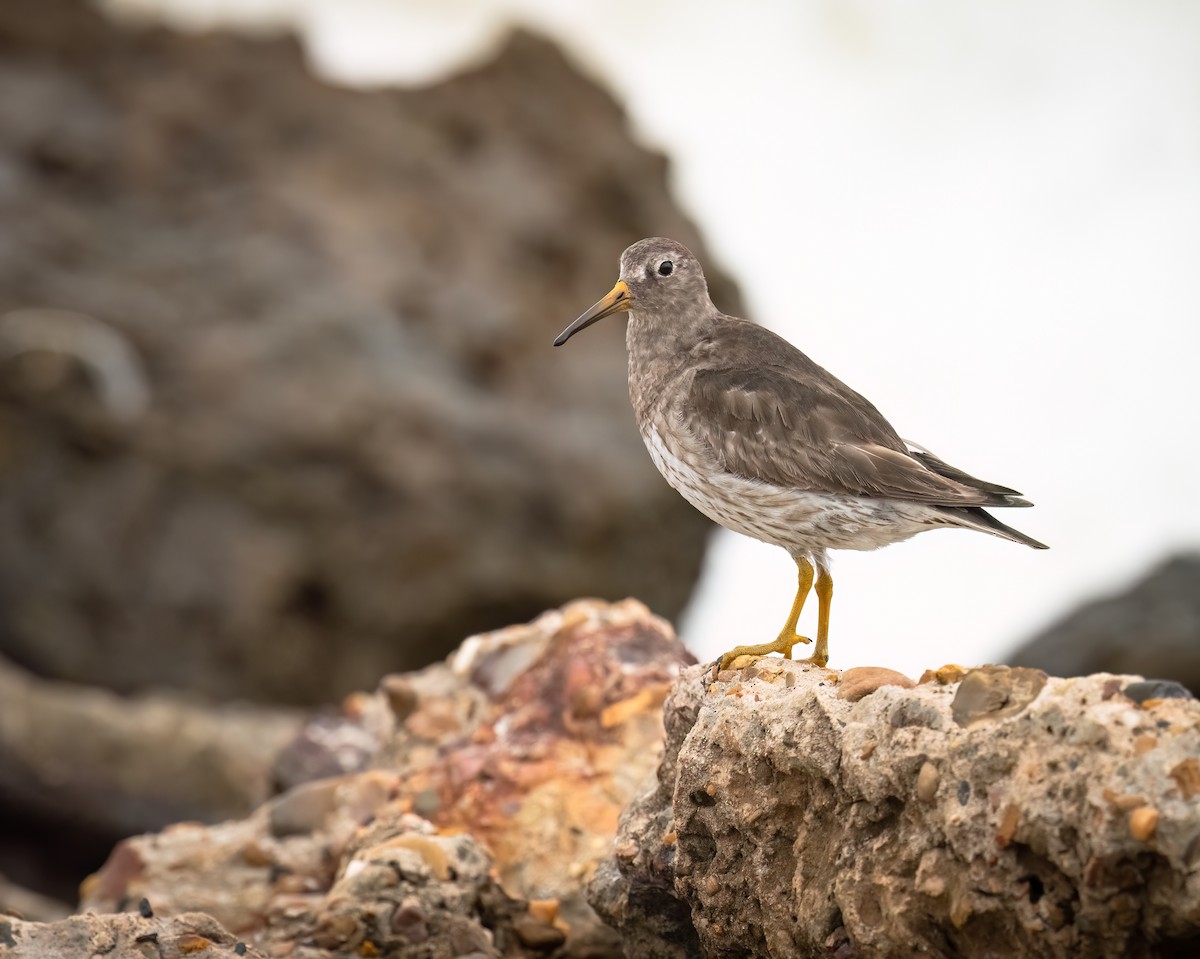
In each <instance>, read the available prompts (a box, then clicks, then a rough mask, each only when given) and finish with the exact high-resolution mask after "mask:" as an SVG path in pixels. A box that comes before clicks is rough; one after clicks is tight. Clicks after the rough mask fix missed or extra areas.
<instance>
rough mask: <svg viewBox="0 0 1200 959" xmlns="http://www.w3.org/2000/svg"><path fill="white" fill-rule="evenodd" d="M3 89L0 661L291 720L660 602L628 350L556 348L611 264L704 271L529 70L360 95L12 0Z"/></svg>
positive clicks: (517, 67) (702, 525)
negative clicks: (290, 709) (275, 710)
mask: <svg viewBox="0 0 1200 959" xmlns="http://www.w3.org/2000/svg"><path fill="white" fill-rule="evenodd" d="M0 78H2V84H3V95H0V339H3V338H4V337H5V336H9V337H10V338H11V337H16V338H18V339H19V338H20V337H25V340H23V341H22V342H25V344H26V345H25V346H23V347H21V348H20V349H16V354H17V355H13V353H12V351H10V350H0V617H2V618H3V619H4V620H5V627H6V628H4V629H2V630H0V653H6V654H7V655H8V656H10V657H11V658H12V659H14V660H15V661H17V662H19V663H20V664H22V665H24V666H25V667H27V668H29V669H30V670H32V671H34V672H36V673H38V674H40V675H44V676H52V677H59V678H63V679H68V680H70V681H73V682H82V683H99V684H104V685H107V686H110V687H112V688H115V689H118V690H120V691H123V692H128V691H133V690H138V689H143V688H146V687H149V686H163V685H167V686H177V687H185V688H190V689H195V690H198V691H201V692H204V693H208V694H211V695H212V696H214V697H218V698H222V699H236V698H240V697H248V698H253V699H259V700H278V701H285V702H294V703H306V704H309V703H318V702H329V701H336V700H337V699H338V698H340V697H341V696H342V695H344V694H346V693H347V692H349V691H351V690H353V689H361V688H369V687H370V685H371V684H373V683H374V682H375V680H376V679H377V678H378V677H379V676H380V675H383V674H385V673H388V672H393V671H397V670H403V669H409V668H412V667H415V666H418V665H421V664H424V663H427V662H429V661H431V660H433V659H436V658H438V657H440V656H442V655H444V654H445V653H446V652H448V651H449V650H450V649H451V648H452V647H453V646H454V645H455V644H456V643H457V642H458V641H459V640H461V639H462V638H463V637H464V636H466V635H468V634H470V633H473V632H476V631H480V630H483V629H486V628H490V627H497V626H503V625H507V624H509V623H512V622H519V621H521V620H524V619H528V618H530V617H531V616H533V615H536V614H537V613H540V612H541V611H542V610H543V609H545V608H547V607H550V606H554V605H557V604H558V603H560V602H562V601H565V600H567V599H571V598H574V597H576V596H579V595H591V596H600V597H611V598H619V597H624V596H627V595H631V594H636V595H638V596H639V597H640V598H641V599H643V600H644V601H645V602H647V603H648V604H649V605H650V606H652V607H653V608H654V609H655V610H657V611H658V612H660V613H662V614H664V615H667V616H671V615H674V614H675V613H677V612H678V611H679V609H680V608H681V607H682V606H683V604H684V602H685V601H686V599H687V597H688V594H689V592H690V590H691V588H692V584H693V582H694V580H695V577H696V575H697V573H698V571H699V568H700V562H701V556H702V553H703V547H704V541H705V537H706V535H707V533H708V530H709V528H710V525H709V524H708V523H707V521H705V520H704V518H703V517H701V516H699V515H698V514H697V513H696V512H695V510H693V509H691V508H690V507H689V506H688V505H687V504H686V503H685V502H683V500H681V499H680V497H679V496H678V495H677V494H676V493H675V492H674V491H673V490H671V489H670V488H669V487H668V486H667V485H666V484H665V483H664V482H663V481H662V478H661V477H660V476H659V475H658V474H657V471H656V470H655V469H654V467H653V465H652V464H651V462H650V459H649V457H648V456H647V455H646V451H645V449H644V448H643V445H642V442H641V440H640V438H639V436H638V434H637V430H636V428H635V426H634V423H633V415H632V412H631V411H630V409H629V402H628V398H627V396H626V386H625V379H626V377H625V367H626V358H625V352H624V347H623V330H622V323H621V321H620V320H619V319H614V320H613V321H611V322H610V323H608V324H605V325H604V326H602V327H601V328H599V329H598V330H597V331H596V332H595V333H594V334H589V336H588V339H587V342H586V343H583V342H581V343H580V346H579V348H578V349H575V348H572V349H570V350H564V351H558V352H554V351H552V349H551V346H550V341H551V339H552V338H553V337H554V335H555V333H557V332H558V331H559V330H560V329H561V328H562V327H563V326H564V325H565V323H566V322H567V321H569V320H570V319H571V318H573V317H575V316H576V315H578V313H579V312H580V311H581V310H582V309H583V308H584V307H586V306H587V305H588V304H590V303H591V302H593V301H594V300H595V299H596V298H597V297H598V296H599V295H600V294H601V293H603V292H604V291H605V290H607V289H608V288H609V287H610V286H611V285H612V282H613V279H614V278H615V275H616V271H617V259H618V256H619V255H620V252H621V250H622V249H624V248H625V246H626V245H628V243H629V242H631V241H632V240H635V239H637V238H638V237H639V236H641V235H644V234H657V233H665V234H669V235H672V236H677V237H678V238H679V239H681V240H683V241H684V242H686V243H688V244H689V245H692V246H693V247H694V248H695V249H696V252H697V255H698V256H700V258H701V259H702V260H704V261H705V262H709V261H710V260H711V257H709V256H708V255H707V254H706V253H705V251H704V249H703V244H701V243H699V242H698V238H697V235H696V231H695V229H694V228H693V227H692V226H691V225H690V224H689V223H688V222H687V220H686V219H685V218H684V217H683V216H682V215H681V214H680V213H679V212H678V210H677V209H676V208H675V206H674V205H673V203H672V201H671V199H670V197H669V193H668V188H667V167H666V163H665V162H664V160H663V158H662V157H661V156H658V155H656V154H653V153H650V152H648V151H647V150H645V149H643V148H642V147H639V146H637V145H636V144H635V143H634V142H633V140H632V139H631V137H630V134H629V130H628V121H627V118H626V117H625V116H624V114H623V113H622V111H621V110H620V108H619V107H618V106H617V104H616V103H615V102H614V101H613V99H612V98H611V97H610V96H609V95H608V94H606V93H605V92H603V91H602V90H601V89H599V88H598V87H597V86H596V84H595V83H593V82H592V81H591V80H588V79H586V78H585V77H584V76H583V75H582V74H581V73H580V72H579V71H577V70H576V69H575V68H574V67H573V66H571V65H570V64H569V63H568V62H567V60H566V59H564V57H563V56H562V55H561V54H560V53H559V52H558V50H556V49H555V48H554V47H553V46H552V45H550V44H549V43H548V42H546V41H543V40H540V39H535V38H534V37H532V36H529V35H523V34H518V35H515V36H514V37H513V38H512V39H511V41H510V42H509V43H508V45H507V46H506V47H505V48H504V49H503V50H502V51H501V52H500V54H499V55H498V56H497V58H496V59H495V60H494V61H493V62H492V63H490V64H487V65H484V66H481V67H479V68H476V69H473V70H471V71H470V72H468V73H466V74H464V75H462V76H459V77H456V78H454V79H451V80H448V81H446V82H444V83H441V84H438V85H435V86H431V87H425V88H421V89H413V90H376V91H372V92H361V91H352V90H347V89H339V88H336V87H333V86H331V85H329V84H325V83H322V82H320V81H318V80H317V79H315V78H314V77H313V76H311V75H310V74H309V73H308V71H307V69H306V67H305V62H304V56H303V54H302V51H301V49H300V46H299V44H298V43H297V42H296V41H295V40H294V39H292V38H275V39H264V38H261V37H258V38H248V37H239V36H233V35H228V34H221V33H219V32H214V33H210V34H205V35H203V36H197V35H192V34H188V35H184V34H173V33H171V32H169V31H167V30H163V29H146V28H140V29H133V28H118V27H117V26H116V25H114V24H113V23H111V22H109V21H108V20H107V19H105V17H104V16H103V15H102V14H101V13H100V12H98V10H97V9H96V5H95V4H91V3H85V2H82V0H77V2H76V0H7V2H5V3H3V4H0ZM712 281H713V282H712V285H713V288H714V289H713V294H714V298H715V299H716V301H717V303H718V304H719V305H721V306H722V307H724V308H725V309H727V310H731V311H735V312H736V311H737V310H738V308H739V306H740V304H739V303H738V302H737V298H736V296H735V295H734V293H733V291H732V289H731V286H730V284H729V282H728V281H727V280H725V279H724V278H722V276H721V275H720V273H719V271H713V275H712ZM29 307H40V308H53V310H54V311H58V312H54V311H52V310H50V309H44V311H43V312H40V313H36V314H31V313H25V314H24V315H16V316H12V315H9V314H10V312H11V311H18V310H22V309H26V308H29ZM62 311H72V312H70V313H66V312H62ZM18 334H19V336H18ZM97 342H102V343H103V348H102V349H101V348H98V347H97V346H96V343H97ZM39 343H42V344H47V348H38V344H39ZM51 343H53V344H54V345H53V346H50V344H51ZM62 343H65V344H66V345H65V346H63V345H61V344H62ZM97 370H100V372H99V373H98V372H97Z"/></svg>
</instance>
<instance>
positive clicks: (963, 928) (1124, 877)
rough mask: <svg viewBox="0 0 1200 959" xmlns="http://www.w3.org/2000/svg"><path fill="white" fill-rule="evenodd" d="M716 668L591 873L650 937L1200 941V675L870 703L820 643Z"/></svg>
mask: <svg viewBox="0 0 1200 959" xmlns="http://www.w3.org/2000/svg"><path fill="white" fill-rule="evenodd" d="M702 675H703V671H702V670H701V669H699V668H697V669H693V670H689V671H688V673H687V674H685V676H684V678H683V679H682V680H681V682H680V683H678V684H677V685H676V686H675V687H674V689H673V691H672V694H671V696H670V698H669V699H668V701H667V703H666V706H665V721H666V732H667V742H666V752H665V755H664V760H663V764H662V766H661V768H660V770H659V772H658V777H657V781H656V782H655V784H654V786H653V788H652V789H649V790H647V791H646V792H645V793H644V794H643V795H642V796H641V797H640V798H639V799H638V800H637V801H636V802H634V803H633V804H632V805H631V807H630V809H629V810H628V811H627V813H626V814H625V815H624V816H623V818H622V822H621V829H620V833H619V836H618V840H617V843H616V846H615V855H614V857H613V858H612V859H611V860H610V861H608V862H607V863H605V864H604V865H603V866H602V867H601V868H600V869H599V870H598V872H597V876H596V878H595V879H594V880H593V882H592V885H591V890H590V894H591V901H592V903H593V905H594V906H595V907H596V909H597V910H598V911H599V912H600V913H601V914H602V915H604V916H606V917H607V918H608V920H609V921H610V922H612V923H613V924H614V925H615V926H616V927H617V928H618V929H620V930H621V932H622V935H623V937H624V938H625V944H626V949H627V954H628V955H630V956H639V957H640V956H663V957H666V956H671V957H680V956H692V955H706V956H723V957H734V956H775V957H783V956H836V957H840V959H849V957H855V956H857V957H864V959H865V957H893V956H894V957H900V956H905V957H909V956H914V955H922V956H932V957H948V959H949V957H997V959H999V957H1008V956H1034V957H1051V956H1054V957H1058V956H1062V957H1066V956H1087V957H1113V959H1117V957H1151V956H1180V957H1182V956H1194V955H1197V954H1200V869H1198V868H1197V867H1198V866H1200V759H1198V758H1197V757H1200V703H1197V702H1196V701H1195V700H1193V699H1191V698H1184V697H1186V693H1184V692H1183V691H1182V690H1181V688H1180V687H1178V686H1175V685H1173V684H1163V683H1157V684H1156V683H1153V682H1149V683H1147V682H1144V681H1141V680H1140V679H1139V678H1138V677H1129V676H1108V675H1097V676H1089V677H1084V678H1078V679H1047V678H1046V676H1045V674H1043V673H1040V672H1038V671H1036V670H1029V669H1009V668H1007V667H995V666H988V667H982V668H980V669H975V670H968V671H966V672H965V675H963V672H962V671H961V670H957V669H951V668H947V669H944V670H941V671H939V673H938V674H930V675H929V677H928V680H927V681H926V682H924V683H923V684H921V685H919V686H917V687H915V688H912V689H906V688H904V687H903V686H900V685H884V686H880V687H878V688H876V689H875V690H874V691H873V692H871V693H869V694H868V695H865V696H864V697H863V698H862V699H860V700H858V701H853V700H852V697H851V698H842V697H840V696H839V684H838V679H839V674H838V673H836V672H833V671H830V670H820V669H817V668H815V667H811V666H809V665H807V664H803V663H798V662H784V661H782V660H775V661H767V662H764V663H762V664H761V665H759V666H756V667H752V668H749V669H746V670H744V671H741V672H733V671H725V672H723V673H722V674H721V676H720V677H719V681H718V682H716V683H707V682H702ZM938 675H941V676H942V677H943V678H945V679H948V680H951V681H949V682H941V681H939V679H938V678H937V677H938ZM958 677H961V678H958ZM1181 693H1182V695H1180V694H1181ZM1164 697H1165V698H1164Z"/></svg>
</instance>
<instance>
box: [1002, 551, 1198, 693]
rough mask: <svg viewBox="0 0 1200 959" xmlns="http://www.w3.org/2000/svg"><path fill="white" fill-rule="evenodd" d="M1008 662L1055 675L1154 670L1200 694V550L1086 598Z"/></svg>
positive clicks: (1161, 564)
mask: <svg viewBox="0 0 1200 959" xmlns="http://www.w3.org/2000/svg"><path fill="white" fill-rule="evenodd" d="M1008 662H1010V663H1011V664H1012V665H1014V666H1033V667H1036V668H1038V669H1044V670H1046V671H1047V672H1049V673H1052V674H1053V675H1055V676H1086V675H1088V674H1089V673H1098V672H1107V673H1125V672H1135V671H1136V672H1142V673H1149V674H1150V675H1153V676H1161V677H1164V678H1166V679H1173V680H1175V681H1176V682H1180V683H1183V685H1185V686H1187V687H1188V689H1190V690H1191V691H1192V692H1193V693H1195V694H1200V554H1195V553H1192V554H1182V555H1179V556H1174V557H1172V558H1170V559H1168V560H1166V561H1165V562H1163V563H1160V564H1159V565H1157V566H1156V567H1155V568H1154V569H1152V570H1150V571H1149V572H1148V573H1147V574H1146V575H1145V576H1144V577H1143V578H1142V579H1141V580H1139V581H1138V582H1137V583H1134V584H1133V585H1132V586H1130V587H1129V588H1128V589H1125V590H1122V591H1121V592H1119V593H1116V594H1114V595H1112V596H1104V597H1101V598H1098V599H1094V600H1092V601H1090V602H1087V603H1084V604H1083V605H1082V606H1081V607H1080V608H1079V609H1077V610H1075V611H1073V612H1072V613H1070V614H1068V615H1067V616H1064V617H1063V618H1062V619H1060V620H1058V621H1057V622H1055V623H1052V624H1051V625H1050V626H1047V627H1046V628H1045V629H1044V630H1042V631H1041V632H1040V633H1038V634H1037V635H1036V636H1034V637H1033V638H1031V639H1029V640H1028V641H1027V642H1025V643H1023V644H1022V645H1021V647H1020V648H1019V649H1017V650H1016V652H1014V653H1012V654H1011V655H1010V656H1009V657H1008Z"/></svg>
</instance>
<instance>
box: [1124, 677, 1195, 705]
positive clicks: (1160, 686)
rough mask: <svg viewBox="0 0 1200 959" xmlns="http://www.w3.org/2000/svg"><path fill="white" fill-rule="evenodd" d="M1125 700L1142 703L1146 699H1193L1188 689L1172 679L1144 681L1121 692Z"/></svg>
mask: <svg viewBox="0 0 1200 959" xmlns="http://www.w3.org/2000/svg"><path fill="white" fill-rule="evenodd" d="M1121 692H1122V694H1123V695H1124V696H1125V697H1126V698H1127V699H1132V700H1133V701H1134V702H1135V703H1144V702H1146V700H1148V699H1195V698H1196V697H1195V696H1193V695H1192V692H1191V690H1190V689H1188V688H1187V687H1186V686H1184V685H1183V684H1182V683H1177V682H1175V681H1174V680H1172V679H1144V680H1142V681H1141V682H1140V683H1130V684H1129V685H1128V686H1126V687H1125V688H1124V689H1122V690H1121Z"/></svg>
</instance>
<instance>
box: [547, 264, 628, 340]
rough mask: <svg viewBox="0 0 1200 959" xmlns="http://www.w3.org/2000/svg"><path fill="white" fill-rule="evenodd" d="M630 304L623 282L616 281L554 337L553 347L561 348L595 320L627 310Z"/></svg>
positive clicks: (626, 288)
mask: <svg viewBox="0 0 1200 959" xmlns="http://www.w3.org/2000/svg"><path fill="white" fill-rule="evenodd" d="M632 303H633V297H632V295H631V294H630V292H629V287H628V286H626V285H625V281H624V280H617V285H616V286H614V287H613V288H612V289H611V290H609V291H608V293H607V294H605V295H604V296H603V297H601V298H600V299H599V300H597V301H596V302H595V303H593V304H592V305H591V307H590V308H589V309H588V310H587V311H585V312H584V313H583V314H581V315H580V317H579V319H577V320H575V322H574V323H572V324H571V325H570V326H568V327H567V328H566V329H565V330H563V331H562V332H561V333H559V334H558V336H557V337H555V340H554V345H555V346H562V345H563V344H564V343H566V342H567V340H569V339H570V338H571V337H573V336H574V335H575V334H576V333H578V332H579V331H580V330H582V329H585V328H586V327H589V326H591V325H592V324H593V323H595V322H596V321H597V320H602V319H604V318H605V317H606V316H611V315H612V314H614V313H621V312H623V311H625V310H628V309H629V307H630V305H631V304H632Z"/></svg>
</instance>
